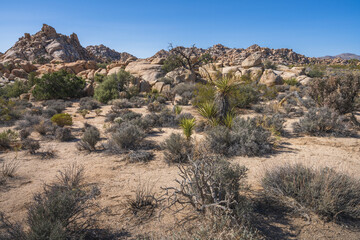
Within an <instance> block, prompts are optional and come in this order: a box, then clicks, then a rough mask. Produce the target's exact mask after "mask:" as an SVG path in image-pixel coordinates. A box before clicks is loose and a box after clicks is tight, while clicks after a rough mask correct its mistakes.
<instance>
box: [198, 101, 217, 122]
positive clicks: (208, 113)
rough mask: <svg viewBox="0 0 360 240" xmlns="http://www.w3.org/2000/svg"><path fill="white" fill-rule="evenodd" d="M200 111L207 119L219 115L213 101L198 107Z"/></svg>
mask: <svg viewBox="0 0 360 240" xmlns="http://www.w3.org/2000/svg"><path fill="white" fill-rule="evenodd" d="M198 112H199V114H200V115H201V116H203V117H204V118H206V119H207V120H210V119H213V118H216V117H217V110H216V107H215V104H214V103H213V102H205V103H203V104H201V105H200V106H199V108H198Z"/></svg>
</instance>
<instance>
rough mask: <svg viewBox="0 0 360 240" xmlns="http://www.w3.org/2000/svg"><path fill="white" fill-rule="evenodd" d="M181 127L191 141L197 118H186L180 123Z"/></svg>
mask: <svg viewBox="0 0 360 240" xmlns="http://www.w3.org/2000/svg"><path fill="white" fill-rule="evenodd" d="M180 127H181V128H182V130H183V132H184V135H185V137H186V139H187V140H190V138H191V135H192V134H193V131H194V127H195V118H184V119H182V120H181V121H180Z"/></svg>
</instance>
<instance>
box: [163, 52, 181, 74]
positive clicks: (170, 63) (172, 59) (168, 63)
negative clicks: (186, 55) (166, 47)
mask: <svg viewBox="0 0 360 240" xmlns="http://www.w3.org/2000/svg"><path fill="white" fill-rule="evenodd" d="M181 66H182V64H181V58H180V57H178V56H176V55H170V56H169V57H167V58H166V59H165V61H164V65H163V66H162V67H161V69H162V70H163V71H164V72H166V73H168V72H171V71H173V70H175V69H176V68H178V67H181Z"/></svg>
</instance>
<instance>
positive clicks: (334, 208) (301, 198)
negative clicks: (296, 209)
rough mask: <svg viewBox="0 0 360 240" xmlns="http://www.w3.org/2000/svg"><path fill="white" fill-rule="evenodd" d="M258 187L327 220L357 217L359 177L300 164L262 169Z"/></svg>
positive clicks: (270, 194) (359, 214)
mask: <svg viewBox="0 0 360 240" xmlns="http://www.w3.org/2000/svg"><path fill="white" fill-rule="evenodd" d="M262 186H263V188H264V189H265V191H266V193H267V195H269V196H270V197H274V198H275V199H277V200H281V198H283V197H290V198H293V199H294V200H296V201H297V202H298V203H300V204H301V205H303V206H305V207H308V208H310V209H311V210H313V211H315V212H316V213H317V214H319V215H321V216H323V217H325V218H326V219H328V220H341V219H353V220H360V182H359V180H357V179H354V178H352V177H350V176H347V175H345V174H342V173H337V172H336V171H334V170H333V169H329V168H327V167H326V168H320V169H318V170H314V169H311V168H308V167H305V166H303V165H301V164H296V165H286V166H282V167H277V168H275V169H272V170H267V171H266V173H265V176H264V178H263V179H262ZM284 201H285V200H284ZM293 205H294V204H293Z"/></svg>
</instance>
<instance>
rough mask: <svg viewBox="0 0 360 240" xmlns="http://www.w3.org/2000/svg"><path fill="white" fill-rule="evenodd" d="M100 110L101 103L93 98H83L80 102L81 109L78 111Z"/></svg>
mask: <svg viewBox="0 0 360 240" xmlns="http://www.w3.org/2000/svg"><path fill="white" fill-rule="evenodd" d="M97 108H100V103H99V102H98V101H96V100H95V99H93V98H92V97H83V98H81V99H80V102H79V109H78V110H83V109H87V110H94V109H97Z"/></svg>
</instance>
